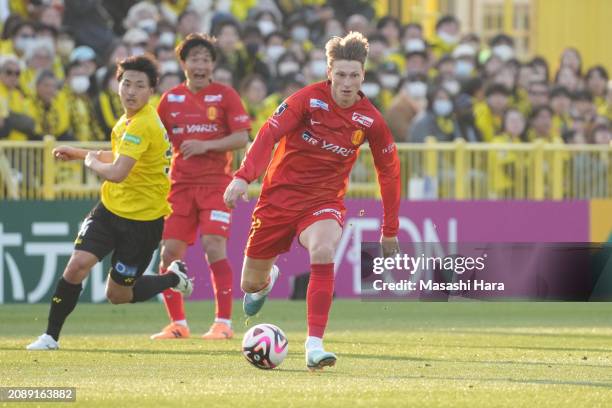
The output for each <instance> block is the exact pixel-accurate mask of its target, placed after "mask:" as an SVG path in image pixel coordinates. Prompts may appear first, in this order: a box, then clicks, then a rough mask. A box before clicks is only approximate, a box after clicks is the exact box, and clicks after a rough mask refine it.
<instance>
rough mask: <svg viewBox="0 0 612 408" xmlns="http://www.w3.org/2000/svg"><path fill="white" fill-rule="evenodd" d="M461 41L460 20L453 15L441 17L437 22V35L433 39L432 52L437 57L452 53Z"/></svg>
mask: <svg viewBox="0 0 612 408" xmlns="http://www.w3.org/2000/svg"><path fill="white" fill-rule="evenodd" d="M458 42H459V20H457V18H456V17H454V16H451V15H446V16H443V17H441V18H440V19H439V20H438V22H437V23H436V35H435V36H434V38H433V39H432V42H431V43H432V44H431V48H432V52H433V54H434V55H435V57H436V58H440V57H441V56H442V55H445V54H450V53H452V52H453V49H454V48H455V46H456V45H457V43H458Z"/></svg>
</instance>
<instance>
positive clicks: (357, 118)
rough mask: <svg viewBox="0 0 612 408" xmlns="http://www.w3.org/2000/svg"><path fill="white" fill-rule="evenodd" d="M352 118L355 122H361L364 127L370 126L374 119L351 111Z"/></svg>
mask: <svg viewBox="0 0 612 408" xmlns="http://www.w3.org/2000/svg"><path fill="white" fill-rule="evenodd" d="M353 120H354V121H355V122H357V123H360V124H362V125H363V126H365V127H372V123H374V119H372V118H371V117H369V116H366V115H362V114H361V113H357V112H353Z"/></svg>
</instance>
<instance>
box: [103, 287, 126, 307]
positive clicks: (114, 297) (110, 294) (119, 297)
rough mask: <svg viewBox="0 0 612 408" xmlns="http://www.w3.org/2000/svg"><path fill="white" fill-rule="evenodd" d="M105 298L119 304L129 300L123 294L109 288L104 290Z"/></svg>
mask: <svg viewBox="0 0 612 408" xmlns="http://www.w3.org/2000/svg"><path fill="white" fill-rule="evenodd" d="M106 298H107V299H108V301H109V302H111V303H112V304H113V305H121V304H123V303H129V302H130V300H131V299H127V297H126V296H125V295H124V294H122V293H119V292H117V291H114V290H110V289H109V290H107V291H106Z"/></svg>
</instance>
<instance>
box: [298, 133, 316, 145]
mask: <svg viewBox="0 0 612 408" xmlns="http://www.w3.org/2000/svg"><path fill="white" fill-rule="evenodd" d="M302 139H303V140H304V141H305V142H306V143H308V144H309V145H313V146H316V145H318V144H319V139H317V138H316V137H314V136H313V135H312V134H311V133H310V132H309V131H305V132H304V133H302Z"/></svg>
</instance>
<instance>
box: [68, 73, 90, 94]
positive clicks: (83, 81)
mask: <svg viewBox="0 0 612 408" xmlns="http://www.w3.org/2000/svg"><path fill="white" fill-rule="evenodd" d="M70 88H71V89H72V91H73V92H74V93H75V94H83V93H85V92H87V90H88V89H89V77H87V76H86V75H77V76H74V77H72V78H71V79H70Z"/></svg>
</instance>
